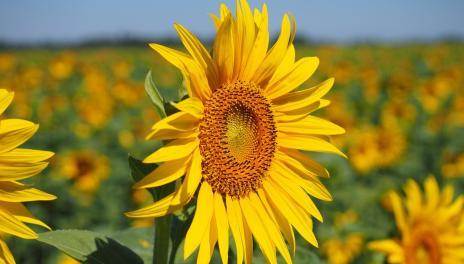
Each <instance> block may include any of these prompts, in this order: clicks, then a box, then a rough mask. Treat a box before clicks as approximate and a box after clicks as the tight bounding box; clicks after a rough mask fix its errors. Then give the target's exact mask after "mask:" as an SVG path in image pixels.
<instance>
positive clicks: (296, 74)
mask: <svg viewBox="0 0 464 264" xmlns="http://www.w3.org/2000/svg"><path fill="white" fill-rule="evenodd" d="M318 65H319V59H318V58H317V57H306V58H302V59H300V60H298V61H297V62H296V63H295V64H294V65H293V67H292V68H291V69H290V70H289V71H288V73H287V74H286V75H284V76H282V77H281V78H279V79H274V78H272V79H271V80H270V81H269V84H268V85H267V86H266V88H265V92H266V95H267V96H268V97H269V98H271V99H274V98H278V97H280V96H282V95H285V94H288V93H289V92H291V91H292V90H294V89H296V88H297V87H298V86H300V85H301V84H302V83H303V82H305V81H306V80H307V79H308V78H309V77H310V76H311V75H312V74H313V73H314V72H315V71H316V69H317V66H318Z"/></svg>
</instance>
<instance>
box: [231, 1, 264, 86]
mask: <svg viewBox="0 0 464 264" xmlns="http://www.w3.org/2000/svg"><path fill="white" fill-rule="evenodd" d="M236 30H237V37H236V39H235V41H236V42H238V43H237V44H238V45H236V46H235V57H234V58H235V64H234V76H238V77H239V78H240V77H241V76H242V74H243V72H244V71H245V67H246V64H247V61H248V60H249V59H251V57H250V52H251V51H252V49H253V46H254V42H255V37H256V33H255V30H256V26H255V21H254V18H253V13H252V11H251V8H250V6H249V5H248V3H247V1H244V0H239V1H237V20H236ZM264 52H265V51H264Z"/></svg>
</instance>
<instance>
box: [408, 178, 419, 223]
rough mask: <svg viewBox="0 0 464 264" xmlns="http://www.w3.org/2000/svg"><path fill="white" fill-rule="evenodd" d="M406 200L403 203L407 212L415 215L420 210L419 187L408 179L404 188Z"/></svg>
mask: <svg viewBox="0 0 464 264" xmlns="http://www.w3.org/2000/svg"><path fill="white" fill-rule="evenodd" d="M404 191H405V193H406V196H407V199H406V201H405V205H406V208H407V210H408V212H409V213H410V214H412V215H415V214H416V213H418V212H419V210H421V208H422V194H421V191H420V188H419V185H417V183H416V182H415V181H414V180H411V179H409V180H408V182H407V183H406V185H405V187H404Z"/></svg>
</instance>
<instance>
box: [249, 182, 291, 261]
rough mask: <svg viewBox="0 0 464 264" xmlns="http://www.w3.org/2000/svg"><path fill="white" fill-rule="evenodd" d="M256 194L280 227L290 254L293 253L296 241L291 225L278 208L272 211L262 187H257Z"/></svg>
mask: <svg viewBox="0 0 464 264" xmlns="http://www.w3.org/2000/svg"><path fill="white" fill-rule="evenodd" d="M258 195H259V198H260V199H261V201H262V202H263V205H264V207H265V208H266V211H267V212H268V213H269V215H270V216H272V217H273V219H274V221H275V222H276V223H277V225H278V226H279V227H280V231H282V233H283V235H284V237H285V239H286V240H287V242H288V244H289V245H290V248H291V250H292V254H293V255H295V251H296V242H295V234H294V233H293V229H292V226H291V225H290V223H289V222H288V221H287V219H286V218H285V216H284V215H282V213H281V212H280V211H278V210H276V211H274V210H273V209H272V206H271V205H270V204H269V202H268V200H267V198H266V194H265V193H264V191H263V189H258Z"/></svg>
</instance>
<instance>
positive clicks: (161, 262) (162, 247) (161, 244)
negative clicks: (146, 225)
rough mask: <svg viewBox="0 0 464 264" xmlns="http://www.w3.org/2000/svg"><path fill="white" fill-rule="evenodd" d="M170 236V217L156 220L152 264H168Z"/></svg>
mask: <svg viewBox="0 0 464 264" xmlns="http://www.w3.org/2000/svg"><path fill="white" fill-rule="evenodd" d="M170 236H171V215H166V216H163V217H159V218H156V219H155V243H154V247H153V264H168V257H169V241H170Z"/></svg>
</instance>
